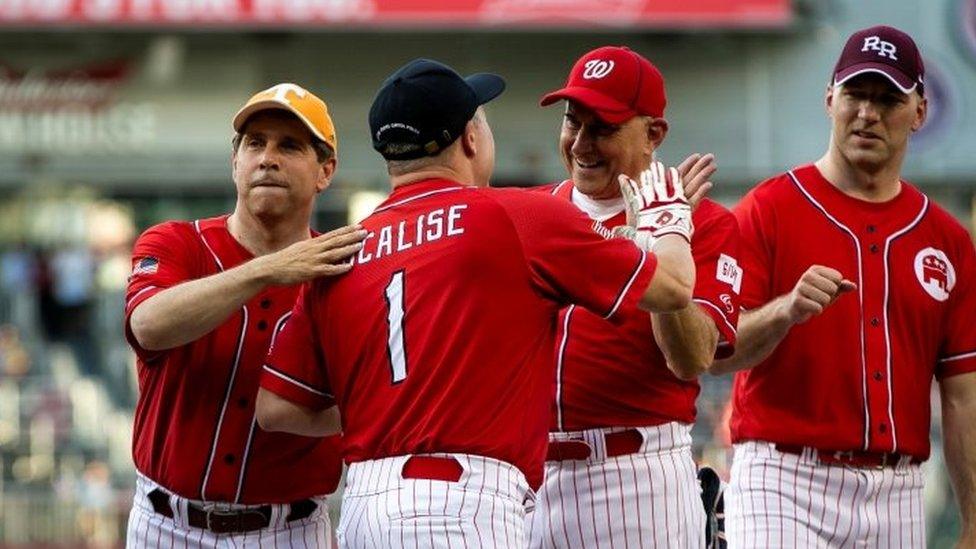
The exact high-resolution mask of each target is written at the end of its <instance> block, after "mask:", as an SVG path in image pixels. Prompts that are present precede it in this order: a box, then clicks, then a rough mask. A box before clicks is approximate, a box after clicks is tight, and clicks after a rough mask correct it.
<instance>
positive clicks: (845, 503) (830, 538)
mask: <svg viewBox="0 0 976 549" xmlns="http://www.w3.org/2000/svg"><path fill="white" fill-rule="evenodd" d="M903 461H904V460H903ZM923 483H924V477H923V474H922V468H921V467H920V466H919V465H912V464H906V463H901V464H899V465H897V466H895V467H884V468H877V467H875V468H869V467H852V466H848V465H839V464H824V463H821V462H819V461H817V459H816V451H815V450H805V451H804V452H803V454H802V455H794V454H788V453H784V452H780V451H778V450H776V448H775V446H774V445H773V444H771V443H768V442H744V443H741V444H736V445H735V458H734V460H733V462H732V473H731V480H730V483H729V487H728V489H727V490H726V492H725V529H726V538H727V539H728V546H729V548H730V549H735V548H752V547H756V548H759V547H762V548H774V547H791V548H792V547H804V548H806V547H809V548H814V547H816V548H821V547H830V548H834V547H837V548H843V547H871V548H890V547H908V548H911V547H925V513H924V510H923V503H922V486H923Z"/></svg>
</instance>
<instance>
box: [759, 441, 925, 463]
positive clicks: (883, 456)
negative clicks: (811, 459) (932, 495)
mask: <svg viewBox="0 0 976 549" xmlns="http://www.w3.org/2000/svg"><path fill="white" fill-rule="evenodd" d="M776 449H777V450H778V451H780V452H783V453H784V454H794V455H797V456H799V455H803V452H804V451H805V450H807V447H806V446H799V445H795V444H776ZM816 452H817V461H819V462H820V463H824V464H827V465H850V466H851V467H876V468H882V467H895V466H896V465H898V464H899V463H902V462H903V460H904V458H906V457H907V458H908V462H909V463H911V464H913V465H918V464H919V463H922V460H921V459H919V458H917V457H914V456H908V455H906V454H895V453H890V452H864V451H861V450H853V451H845V452H839V451H834V450H816Z"/></svg>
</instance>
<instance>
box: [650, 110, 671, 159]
mask: <svg viewBox="0 0 976 549" xmlns="http://www.w3.org/2000/svg"><path fill="white" fill-rule="evenodd" d="M667 135H668V121H667V120H665V119H663V118H651V119H650V122H649V123H648V124H647V140H648V141H650V142H651V143H652V144H653V145H654V150H652V151H651V152H654V151H656V150H657V149H658V147H660V146H661V143H664V138H665V137H667Z"/></svg>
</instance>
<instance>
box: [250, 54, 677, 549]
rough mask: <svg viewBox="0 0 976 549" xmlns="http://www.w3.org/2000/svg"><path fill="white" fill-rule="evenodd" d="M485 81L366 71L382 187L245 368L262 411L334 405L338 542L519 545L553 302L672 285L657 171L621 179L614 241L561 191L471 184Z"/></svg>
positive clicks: (476, 180)
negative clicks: (626, 233) (346, 260)
mask: <svg viewBox="0 0 976 549" xmlns="http://www.w3.org/2000/svg"><path fill="white" fill-rule="evenodd" d="M503 89H504V81H503V80H502V79H501V78H500V77H498V76H496V75H491V74H476V75H473V76H469V77H467V78H462V77H461V76H460V75H458V74H457V73H456V72H454V70H452V69H451V68H449V67H447V66H445V65H442V64H440V63H437V62H435V61H429V60H423V59H420V60H416V61H413V62H411V63H409V64H407V65H406V66H404V67H402V68H401V69H399V70H398V71H397V72H395V73H394V74H393V75H392V76H391V77H390V78H388V79H387V80H386V82H384V84H383V86H382V88H381V89H380V91H379V93H378V94H377V96H376V98H375V99H374V101H373V105H372V108H371V109H370V115H369V122H370V130H371V132H372V138H373V146H374V148H375V149H376V150H377V151H379V152H380V154H381V155H383V157H384V159H385V160H386V164H387V169H388V171H389V174H390V179H391V184H392V187H393V191H392V193H391V194H390V197H389V198H388V199H387V200H386V201H385V202H384V203H383V204H382V205H380V206H379V207H378V208H377V209H376V210H375V211H374V212H373V213H372V214H371V215H370V216H369V217H367V218H366V219H365V220H364V221H363V223H362V224H363V227H364V228H365V229H366V230H367V231H368V234H367V237H366V240H365V245H364V247H363V248H362V249H361V250H360V251H359V253H358V254H357V255H356V256H355V257H354V258H353V263H354V266H353V269H352V270H351V271H350V272H349V273H348V277H347V278H345V279H344V281H343V282H341V283H339V284H333V283H331V282H329V281H328V280H326V279H322V280H321V281H316V282H315V283H314V284H312V285H310V286H308V287H306V290H305V293H304V295H303V296H301V297H300V298H299V300H298V302H297V304H296V306H295V310H294V314H293V315H292V317H291V320H290V321H289V322H288V325H287V326H286V327H285V329H284V330H283V331H282V333H281V335H280V336H279V338H278V339H277V342H276V345H275V346H274V348H273V349H272V351H271V353H270V355H269V358H268V361H267V365H266V366H265V373H264V377H263V379H262V392H261V396H260V402H259V404H258V420H259V422H260V423H261V425H262V426H263V427H264V428H266V429H273V430H284V431H289V432H294V433H299V434H306V435H323V434H328V433H331V432H334V431H335V430H336V429H338V426H336V425H330V424H327V422H318V421H314V418H320V417H325V416H326V415H325V414H322V413H321V410H324V409H328V408H329V407H331V406H335V405H337V406H338V409H339V413H340V414H339V415H340V417H341V421H342V431H343V437H344V443H345V445H346V452H345V458H346V461H347V463H349V473H348V477H347V487H346V491H345V493H344V500H343V509H342V519H341V522H340V525H339V529H338V537H339V543H340V544H341V545H342V546H343V547H362V548H366V547H498V548H503V547H504V548H519V547H524V546H525V543H526V540H525V532H524V520H525V511H526V507H527V506H528V505H529V504H530V503H531V502H532V499H533V495H532V490H533V489H536V488H538V487H539V484H540V482H541V480H542V463H543V459H544V457H545V453H546V432H547V427H548V420H549V403H550V399H551V393H552V390H553V386H552V377H553V375H554V365H553V363H552V349H553V345H554V335H555V333H556V317H557V313H558V311H559V310H560V308H562V307H564V306H565V305H567V304H569V303H578V304H580V305H581V306H583V307H586V308H587V309H589V310H592V311H595V312H598V314H600V315H601V316H603V317H606V318H609V319H611V320H613V319H616V318H617V311H618V310H621V309H622V308H625V307H633V306H635V304H636V305H639V306H641V307H643V308H645V309H646V310H653V311H673V310H677V309H680V308H682V307H685V306H686V305H687V304H688V303H689V301H690V299H691V288H692V286H693V283H694V278H695V270H694V263H693V262H692V260H691V254H690V249H689V244H688V240H689V239H690V233H691V226H690V223H689V222H688V220H689V218H690V215H691V212H690V208H689V206H688V204H687V201H686V200H685V199H684V195H683V193H682V189H681V182H680V178H678V177H677V175H676V173H675V172H674V170H670V172H671V176H670V177H668V176H666V172H665V170H664V169H663V167H660V166H659V167H658V170H657V172H655V173H654V174H652V173H650V171H649V172H648V173H647V174H645V177H642V178H641V181H640V182H639V183H638V182H634V181H630V180H627V181H624V182H623V183H624V184H625V185H626V188H627V193H628V194H627V196H628V197H629V198H630V201H629V203H630V204H631V205H632V210H633V211H632V218H633V219H634V221H635V223H634V225H633V226H630V227H629V228H630V229H632V230H631V232H632V233H633V234H634V238H635V240H634V241H630V240H627V239H624V238H614V239H609V240H608V239H605V238H603V237H601V236H600V235H598V234H597V233H596V232H595V231H594V230H593V229H592V228H591V225H592V222H591V221H590V220H588V219H587V217H586V216H585V215H583V214H582V213H580V212H579V211H578V210H577V209H576V208H574V207H573V206H572V205H571V204H569V203H568V202H566V201H561V200H558V199H555V198H553V197H551V196H549V195H546V194H543V193H530V192H525V191H522V190H518V189H488V188H485V187H487V186H488V181H489V178H490V176H491V172H492V169H493V165H494V141H493V138H492V134H491V129H490V128H489V126H488V122H487V120H486V119H485V113H484V109H483V108H482V107H481V105H482V104H484V103H486V102H488V101H490V100H492V99H494V98H495V97H497V96H498V95H499V94H500V93H501V92H502V90H503ZM662 209H666V210H667V211H669V212H671V214H672V215H671V216H670V217H669V219H670V220H671V222H669V223H667V224H661V223H659V222H658V220H659V219H660V218H661V216H660V212H661V211H662ZM651 212H657V215H652V214H651ZM653 239H656V241H657V243H656V244H655V249H654V253H650V252H649V251H648V249H649V244H648V242H649V241H650V240H653ZM634 242H638V245H637V246H635V245H634ZM581 266H586V269H581V268H580V267H581ZM339 319H341V321H340V320H339ZM307 419H313V421H307Z"/></svg>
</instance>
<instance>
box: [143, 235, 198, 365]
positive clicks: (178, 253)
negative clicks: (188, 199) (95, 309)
mask: <svg viewBox="0 0 976 549" xmlns="http://www.w3.org/2000/svg"><path fill="white" fill-rule="evenodd" d="M199 249H200V242H199V240H198V239H197V238H196V235H195V234H194V230H193V227H192V225H191V224H189V223H186V222H183V221H168V222H166V223H162V224H160V225H156V226H154V227H150V228H149V229H147V230H146V232H144V233H142V235H140V236H139V238H138V239H137V240H136V243H135V246H133V249H132V272H131V274H130V275H129V283H128V287H127V288H126V293H125V338H126V340H127V341H128V342H129V345H131V346H132V348H133V350H135V352H136V354H137V355H138V356H139V358H140V359H142V360H143V362H147V363H148V362H151V361H152V360H154V359H157V358H159V357H160V356H162V355H163V354H165V351H148V350H146V349H143V348H142V347H141V346H140V345H139V342H138V341H136V338H135V335H134V334H133V333H132V328H131V325H130V317H131V316H132V311H134V310H135V309H136V307H138V306H139V305H140V304H141V303H142V302H143V301H145V300H147V299H149V298H150V297H152V296H154V295H156V294H158V293H159V292H161V291H163V290H165V289H167V288H171V287H173V286H176V285H178V284H180V283H182V282H186V281H187V280H192V279H194V278H198V277H199V276H200V273H201V267H200V264H199V262H200V255H199V253H198V252H199Z"/></svg>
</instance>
